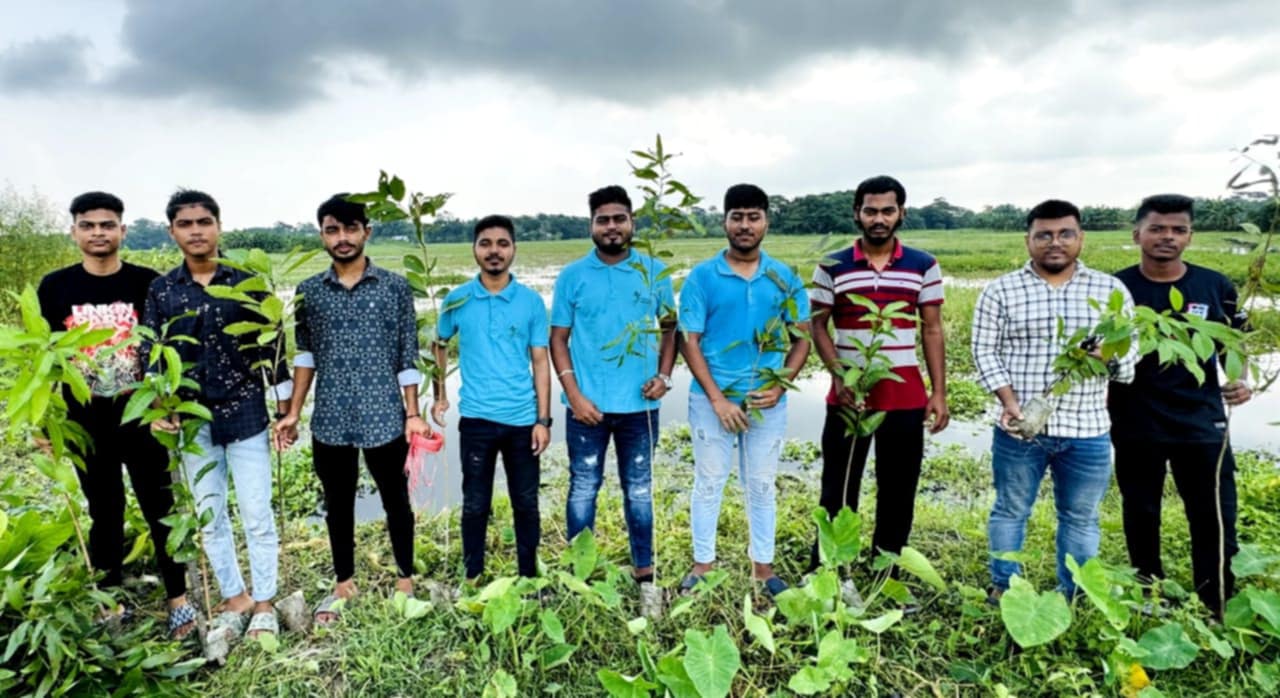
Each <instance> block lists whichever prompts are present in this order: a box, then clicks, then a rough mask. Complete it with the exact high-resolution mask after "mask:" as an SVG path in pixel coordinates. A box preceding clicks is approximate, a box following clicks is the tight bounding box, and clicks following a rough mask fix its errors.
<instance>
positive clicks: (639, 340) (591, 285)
mask: <svg viewBox="0 0 1280 698" xmlns="http://www.w3.org/2000/svg"><path fill="white" fill-rule="evenodd" d="M666 268H667V265H665V264H663V263H662V262H659V261H658V260H656V259H654V258H652V257H650V256H648V255H645V254H641V253H639V252H637V251H635V250H634V249H633V250H631V254H630V255H629V256H628V257H627V258H626V259H623V260H622V261H620V262H618V263H616V264H605V263H604V262H603V261H601V260H600V257H599V256H598V255H596V252H595V250H592V251H591V252H589V253H588V254H587V256H585V257H583V258H582V259H579V260H577V261H576V262H573V263H571V264H569V265H568V266H566V267H565V268H564V269H562V270H561V271H560V276H559V277H558V278H557V279H556V288H555V297H554V299H553V300H552V301H551V324H552V326H554V327H568V328H569V329H570V332H569V355H570V356H571V357H573V377H574V378H575V379H577V381H578V387H579V388H581V390H582V394H583V395H586V396H587V399H589V400H591V401H592V402H594V403H595V405H596V407H597V408H599V409H600V411H601V412H610V413H627V412H643V411H645V410H651V409H655V408H657V406H658V402H657V401H656V400H646V399H644V397H643V396H642V395H641V394H640V390H641V388H642V387H643V386H644V383H645V381H647V380H649V379H650V378H652V377H653V376H654V375H655V374H657V372H658V344H659V342H658V339H659V336H660V335H659V334H657V333H656V332H655V330H656V329H657V327H658V319H659V318H661V317H662V316H663V315H664V314H674V313H675V306H676V301H675V294H673V293H672V291H671V277H669V276H668V277H663V278H662V279H661V280H659V278H658V277H659V275H661V274H662V271H663V270H664V269H666ZM628 344H630V345H631V346H628ZM560 399H561V401H562V402H563V403H564V404H566V405H568V404H569V399H568V398H566V397H565V396H564V395H563V394H561V396H560Z"/></svg>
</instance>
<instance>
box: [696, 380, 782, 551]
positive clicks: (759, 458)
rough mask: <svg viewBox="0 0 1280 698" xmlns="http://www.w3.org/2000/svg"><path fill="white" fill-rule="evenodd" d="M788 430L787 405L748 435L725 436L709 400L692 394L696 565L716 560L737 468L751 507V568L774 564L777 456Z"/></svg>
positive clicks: (764, 414)
mask: <svg viewBox="0 0 1280 698" xmlns="http://www.w3.org/2000/svg"><path fill="white" fill-rule="evenodd" d="M786 428H787V405H786V403H785V402H784V403H780V404H778V405H776V406H774V407H770V408H769V409H766V410H762V417H761V419H752V420H751V426H750V428H749V429H747V431H746V432H744V433H741V434H734V433H733V432H729V431H725V429H724V427H723V426H721V424H720V419H719V418H718V417H716V412H715V410H713V409H711V402H710V401H709V400H707V396H706V395H700V394H698V393H692V392H691V393H689V429H690V431H692V432H693V463H694V465H693V493H692V494H691V495H690V496H689V509H690V527H691V528H692V535H693V561H694V562H695V563H702V564H705V563H711V562H715V560H716V528H717V524H718V523H719V521H720V503H721V501H722V500H723V498H724V486H725V484H726V483H727V482H728V481H729V474H730V473H731V472H733V468H734V466H735V465H736V466H737V468H738V480H739V481H740V482H741V483H742V492H743V496H744V497H745V498H746V503H747V524H748V528H749V531H750V538H751V543H750V547H749V548H748V551H747V552H748V553H749V554H750V556H751V560H752V562H758V563H761V564H772V563H773V539H774V532H775V530H776V529H777V510H778V507H777V487H776V486H775V484H774V481H775V479H776V478H777V475H778V456H779V455H780V454H781V452H782V437H783V435H784V433H785V432H786Z"/></svg>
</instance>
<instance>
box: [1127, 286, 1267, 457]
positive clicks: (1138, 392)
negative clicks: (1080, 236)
mask: <svg viewBox="0 0 1280 698" xmlns="http://www.w3.org/2000/svg"><path fill="white" fill-rule="evenodd" d="M1116 277H1117V278H1119V279H1120V280H1121V281H1122V282H1123V283H1124V285H1125V286H1126V287H1128V289H1129V293H1130V294H1131V295H1133V302H1134V303H1135V304H1137V305H1145V306H1148V307H1150V308H1152V309H1153V310H1155V311H1157V312H1161V311H1165V310H1169V309H1170V308H1171V307H1172V306H1171V305H1170V302H1169V288H1170V287H1173V286H1176V287H1177V289H1178V290H1179V291H1180V292H1181V293H1182V298H1183V302H1182V305H1183V310H1182V313H1183V314H1184V315H1196V316H1198V317H1201V318H1205V319H1207V320H1212V321H1214V322H1221V323H1224V324H1231V325H1233V326H1235V327H1240V326H1241V325H1242V324H1243V315H1238V314H1237V313H1238V310H1237V308H1236V305H1237V296H1236V289H1235V286H1233V285H1232V284H1231V280H1230V279H1228V278H1227V277H1226V276H1223V275H1222V274H1220V273H1218V272H1216V271H1213V270H1211V269H1205V268H1204V267H1198V266H1196V265H1194V264H1188V265H1187V271H1186V273H1185V274H1183V275H1182V278H1181V279H1178V280H1177V281H1166V282H1157V281H1152V280H1150V279H1148V278H1147V277H1145V276H1143V275H1142V272H1141V271H1140V270H1139V269H1138V267H1137V266H1136V265H1135V266H1132V267H1129V268H1127V269H1122V270H1120V271H1118V272H1116ZM1201 368H1203V369H1204V373H1205V380H1204V383H1203V384H1197V383H1196V379H1195V376H1193V375H1191V372H1190V371H1188V370H1187V369H1186V368H1184V367H1182V366H1180V365H1175V364H1171V365H1168V366H1161V365H1160V360H1159V358H1158V357H1157V356H1156V354H1155V353H1151V354H1148V355H1147V356H1145V357H1143V359H1142V361H1140V362H1138V367H1137V372H1136V375H1135V376H1134V379H1133V383H1132V384H1129V385H1125V384H1123V383H1112V384H1111V390H1110V393H1109V395H1108V399H1107V409H1108V411H1109V412H1110V413H1111V437H1112V440H1115V441H1140V442H1147V441H1157V442H1162V443H1204V442H1213V443H1221V442H1222V434H1223V431H1224V430H1225V428H1226V412H1225V411H1224V409H1223V403H1222V390H1221V388H1220V386H1219V383H1218V370H1217V365H1216V362H1215V361H1214V360H1212V359H1211V360H1209V361H1206V362H1203V363H1201Z"/></svg>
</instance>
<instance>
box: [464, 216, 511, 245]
mask: <svg viewBox="0 0 1280 698" xmlns="http://www.w3.org/2000/svg"><path fill="white" fill-rule="evenodd" d="M490 228H502V229H503V230H505V231H507V234H508V235H510V236H511V242H515V241H516V224H515V223H513V222H512V221H511V219H510V218H507V217H506V216H500V215H498V214H493V215H489V216H485V217H484V218H481V219H480V220H478V221H476V230H475V233H474V234H473V235H472V236H471V240H472V242H474V241H476V240H477V239H479V238H480V231H482V230H488V229H490Z"/></svg>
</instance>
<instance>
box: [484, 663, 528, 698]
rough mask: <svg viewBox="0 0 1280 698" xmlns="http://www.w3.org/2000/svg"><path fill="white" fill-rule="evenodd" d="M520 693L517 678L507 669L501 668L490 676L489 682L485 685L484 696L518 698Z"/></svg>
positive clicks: (486, 697)
mask: <svg viewBox="0 0 1280 698" xmlns="http://www.w3.org/2000/svg"><path fill="white" fill-rule="evenodd" d="M519 694H520V687H519V686H517V685H516V680H515V678H514V677H513V676H511V674H508V673H507V672H506V671H505V670H503V669H499V670H497V671H495V672H493V676H491V677H489V683H487V684H485V686H484V693H483V694H481V697H482V698H516V696H518V695H519Z"/></svg>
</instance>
